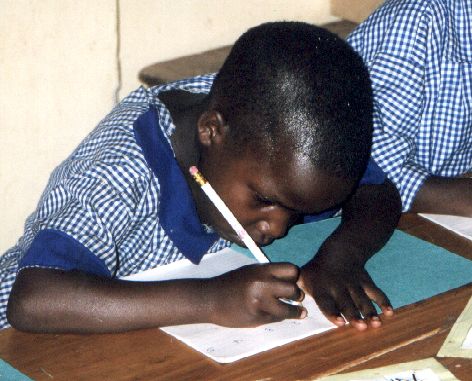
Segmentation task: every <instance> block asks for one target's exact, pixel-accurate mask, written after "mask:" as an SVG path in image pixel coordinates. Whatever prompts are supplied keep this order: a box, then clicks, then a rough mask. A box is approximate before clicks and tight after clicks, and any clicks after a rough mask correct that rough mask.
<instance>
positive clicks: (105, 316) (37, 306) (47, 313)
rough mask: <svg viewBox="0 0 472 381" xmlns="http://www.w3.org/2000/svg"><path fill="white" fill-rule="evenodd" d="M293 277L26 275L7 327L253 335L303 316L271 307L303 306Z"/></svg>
mask: <svg viewBox="0 0 472 381" xmlns="http://www.w3.org/2000/svg"><path fill="white" fill-rule="evenodd" d="M298 275H299V270H298V268H297V267H296V266H294V265H291V264H286V263H285V264H282V263H281V264H267V265H251V266H245V267H242V268H241V269H237V270H234V271H230V272H228V273H226V274H223V275H221V276H218V277H214V278H210V279H183V280H174V281H162V282H127V281H121V280H114V279H109V278H101V277H98V276H94V275H89V274H85V273H83V272H79V271H69V272H65V271H59V270H52V269H45V268H26V269H23V270H22V271H20V273H19V274H18V277H17V279H16V281H15V284H14V286H13V290H12V293H11V295H10V299H9V303H8V312H7V317H8V320H9V322H10V324H11V325H12V326H13V327H16V328H18V329H21V330H25V331H30V332H120V331H126V330H131V329H138V328H147V327H158V326H167V325H177V324H185V323H200V322H212V323H216V324H220V325H223V326H231V327H252V326H257V325H260V324H264V323H269V322H273V321H279V320H283V319H286V318H300V317H304V316H306V311H305V310H304V309H302V308H299V307H296V306H289V305H287V304H285V303H282V302H281V301H280V300H279V299H278V298H288V299H294V300H300V299H302V298H303V292H302V291H301V290H300V289H299V288H298V287H297V285H296V282H297V280H298Z"/></svg>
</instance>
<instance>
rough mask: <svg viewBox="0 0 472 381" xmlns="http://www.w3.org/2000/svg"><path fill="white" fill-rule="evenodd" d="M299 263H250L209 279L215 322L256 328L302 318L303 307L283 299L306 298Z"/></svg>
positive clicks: (212, 315) (212, 314)
mask: <svg viewBox="0 0 472 381" xmlns="http://www.w3.org/2000/svg"><path fill="white" fill-rule="evenodd" d="M299 273H300V272H299V269H298V267H297V266H295V265H292V264H289V263H271V264H264V265H259V264H257V265H249V266H244V267H241V268H239V269H236V270H233V271H230V272H227V273H225V274H222V275H220V276H217V277H215V278H212V279H210V280H209V284H208V286H209V287H208V289H209V293H208V294H207V297H209V298H210V299H209V300H208V301H209V305H210V308H211V314H210V316H211V322H212V323H215V324H218V325H222V326H226V327H255V326H258V325H261V324H266V323H272V322H275V321H281V320H284V319H302V318H304V317H305V316H306V314H307V312H306V310H305V308H303V307H302V306H293V305H288V304H286V303H284V302H282V301H280V298H286V299H292V300H296V301H301V300H303V297H304V293H303V291H302V290H301V289H300V288H299V287H298V286H297V280H298V277H299Z"/></svg>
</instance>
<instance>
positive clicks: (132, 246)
mask: <svg viewBox="0 0 472 381" xmlns="http://www.w3.org/2000/svg"><path fill="white" fill-rule="evenodd" d="M212 83H213V76H201V77H197V78H195V79H191V80H188V81H179V82H176V83H173V84H168V85H164V86H161V87H156V88H152V89H149V90H146V89H144V88H140V89H138V90H136V91H135V92H133V93H131V94H130V95H129V96H128V97H126V98H125V99H124V100H123V101H121V102H120V103H119V104H118V105H117V106H116V107H115V108H114V109H113V111H112V112H111V113H110V114H109V115H108V116H107V117H106V118H105V119H104V120H102V121H101V122H100V124H99V125H98V126H97V127H96V128H95V129H94V130H93V131H92V132H91V133H90V134H89V136H87V138H85V140H84V141H83V142H82V143H81V144H80V145H79V147H78V148H77V149H76V150H75V151H74V152H73V153H72V155H71V156H70V157H69V158H68V159H67V160H65V161H64V162H63V163H62V164H61V165H60V166H59V167H57V168H56V169H55V170H54V172H53V173H52V175H51V178H50V180H49V183H48V185H47V188H46V190H45V191H44V193H43V195H42V197H41V200H40V201H39V204H38V207H37V209H36V211H35V212H34V213H33V214H32V215H31V216H30V217H29V218H28V220H27V222H26V225H25V232H24V235H23V237H22V238H21V239H20V240H19V242H18V243H17V245H16V246H14V247H13V248H11V249H10V250H8V251H7V252H6V253H5V254H4V255H3V256H2V257H0V282H1V283H0V284H1V286H0V328H4V327H7V326H8V323H7V321H6V317H5V314H6V305H7V301H8V296H9V294H10V290H11V287H12V284H13V282H14V280H15V277H16V274H17V271H18V269H19V268H24V267H31V266H39V267H49V268H60V269H65V270H70V269H79V270H83V271H86V272H89V273H95V274H97V275H102V276H108V277H112V276H116V277H121V276H125V275H130V274H133V273H137V272H140V271H144V270H146V269H149V268H153V267H156V266H159V265H163V264H167V263H170V262H173V261H176V260H179V259H181V258H183V257H184V256H186V257H188V258H189V259H191V260H193V261H194V262H196V263H198V261H199V260H200V258H201V256H202V255H203V254H204V252H207V251H208V252H215V251H217V250H220V249H221V248H223V247H225V246H228V245H229V242H228V241H225V240H223V239H221V238H219V237H217V236H216V234H214V233H207V232H206V230H205V229H204V227H202V225H201V224H200V223H199V221H198V217H196V210H195V208H194V204H193V201H192V200H191V196H190V191H189V190H188V189H185V188H186V185H185V184H183V183H182V181H183V182H185V180H184V179H183V175H182V174H181V173H180V172H179V169H178V166H177V162H176V161H175V159H174V156H173V151H172V148H171V145H170V140H169V137H170V136H171V135H172V133H173V131H174V129H175V126H174V125H173V124H172V121H171V117H170V113H169V111H168V110H167V108H166V107H165V106H164V104H163V103H161V102H160V101H159V99H158V97H157V96H158V94H159V93H160V92H161V91H165V90H169V89H181V90H186V91H191V92H195V93H208V92H209V90H210V88H211V84H212ZM146 118H147V119H146ZM159 139H160V140H159ZM156 147H159V149H156ZM162 151H164V152H165V153H166V154H167V156H164V157H163V156H162V155H161V153H162ZM162 163H164V164H165V165H162ZM163 167H164V168H163ZM169 168H170V169H169ZM172 170H173V171H174V172H173V173H170V172H172ZM161 172H162V173H161ZM179 173H180V175H179ZM179 176H180V183H179V181H176V180H175V178H176V177H177V178H179ZM162 177H164V180H162ZM167 178H169V179H170V178H172V180H169V182H171V184H168V183H167V182H166V181H167ZM185 192H187V193H188V194H187V196H188V197H187V198H185V197H183V196H185ZM189 197H190V198H189ZM164 203H166V207H165V208H164V207H163V204H164ZM168 205H171V206H168ZM174 207H175V209H173V208H174ZM179 208H180V209H179ZM168 212H169V213H168ZM179 213H180V216H181V217H182V218H180V219H179V216H178V215H179ZM192 213H194V214H193V219H191V217H192ZM176 215H177V217H176ZM192 224H193V225H192ZM192 226H193V227H192ZM191 229H193V230H191ZM189 230H191V231H190V232H189ZM201 241H203V246H201V247H200V250H199V251H198V252H195V250H194V249H195V245H197V246H198V244H200V243H201ZM189 246H190V247H189Z"/></svg>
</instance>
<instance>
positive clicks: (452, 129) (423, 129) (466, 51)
mask: <svg viewBox="0 0 472 381" xmlns="http://www.w3.org/2000/svg"><path fill="white" fill-rule="evenodd" d="M348 41H349V43H350V44H351V45H352V46H353V47H354V49H355V50H356V51H357V52H358V53H359V54H360V55H361V56H362V57H363V58H364V61H365V62H366V64H367V66H368V68H369V71H370V75H371V78H372V84H373V90H374V99H375V105H374V142H373V152H372V156H373V158H374V159H375V160H376V162H377V164H378V165H379V166H380V167H381V168H382V169H383V171H384V172H386V173H387V175H388V176H389V178H390V179H391V180H392V181H393V182H394V184H395V185H396V186H397V188H398V189H399V191H400V194H401V197H402V201H403V209H404V210H408V209H409V208H410V207H411V204H412V202H413V199H414V197H415V195H416V193H417V191H418V189H419V188H420V186H421V185H422V184H423V182H424V181H425V179H426V178H427V177H428V176H430V175H437V176H445V177H452V176H457V175H459V174H461V173H464V172H467V171H469V170H471V169H472V112H471V111H472V1H470V0H390V1H389V0H387V1H386V2H385V4H384V5H383V6H381V7H380V8H379V9H378V10H377V11H376V12H374V13H373V14H372V15H371V16H370V17H369V18H368V19H367V20H366V21H364V22H363V23H362V24H361V25H360V26H359V27H358V28H357V29H356V30H355V31H354V32H353V33H352V34H351V35H350V36H349V38H348Z"/></svg>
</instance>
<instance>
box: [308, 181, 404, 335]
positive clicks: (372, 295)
mask: <svg viewBox="0 0 472 381" xmlns="http://www.w3.org/2000/svg"><path fill="white" fill-rule="evenodd" d="M400 211H401V203H400V197H399V194H398V191H397V190H396V188H395V187H394V186H393V184H392V183H391V182H390V181H388V180H386V182H385V183H384V184H381V185H362V186H360V187H359V188H358V190H357V191H356V192H355V194H354V195H353V196H352V197H351V198H350V199H349V200H348V202H347V203H346V204H345V205H343V214H342V220H341V224H340V225H339V227H338V228H337V229H336V230H335V231H334V232H333V233H332V234H331V236H330V237H328V238H327V239H326V241H325V242H324V243H323V245H322V246H321V248H320V249H319V251H318V253H317V255H316V256H315V258H314V259H312V260H311V261H310V262H308V263H307V264H306V265H305V266H304V267H303V268H302V282H303V287H304V288H305V290H306V291H307V292H309V293H310V294H312V295H313V297H314V298H315V300H316V302H317V304H318V306H319V307H320V309H321V311H322V312H323V313H324V314H325V316H326V317H327V318H328V319H329V320H331V321H332V322H333V323H334V324H336V325H339V326H341V325H344V319H343V318H342V317H341V315H340V314H343V316H344V317H345V318H346V320H347V321H348V322H350V323H351V324H352V325H353V326H355V327H356V328H358V329H361V330H362V329H365V328H367V325H368V324H370V325H371V326H379V325H380V324H381V323H380V320H379V319H378V316H377V312H376V310H375V308H374V306H373V304H372V301H374V302H375V303H376V304H377V305H379V307H380V308H381V309H382V311H383V312H384V313H385V314H387V315H389V314H391V313H392V309H391V306H390V302H389V301H388V298H387V297H386V295H385V294H384V293H383V292H382V291H381V290H380V289H379V288H377V287H376V285H375V284H374V282H373V281H372V279H371V278H370V276H369V274H368V273H367V271H366V270H365V268H364V265H365V263H366V262H367V260H368V259H369V258H370V257H371V256H372V255H373V254H374V253H376V252H377V251H378V250H379V249H381V248H382V246H383V245H384V244H385V243H386V242H387V241H388V239H389V238H390V236H391V235H392V233H393V231H394V229H395V227H396V226H397V223H398V219H399V217H400ZM361 314H362V315H363V316H364V317H365V318H366V320H363V319H362V317H361ZM367 323H368V324H367Z"/></svg>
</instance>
